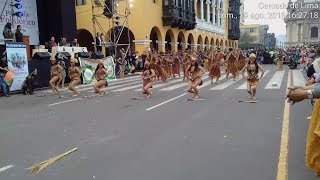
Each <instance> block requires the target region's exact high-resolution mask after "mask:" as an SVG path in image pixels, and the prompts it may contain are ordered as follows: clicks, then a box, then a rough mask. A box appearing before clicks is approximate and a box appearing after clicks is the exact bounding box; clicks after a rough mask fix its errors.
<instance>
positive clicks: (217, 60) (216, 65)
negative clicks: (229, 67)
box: [209, 49, 224, 84]
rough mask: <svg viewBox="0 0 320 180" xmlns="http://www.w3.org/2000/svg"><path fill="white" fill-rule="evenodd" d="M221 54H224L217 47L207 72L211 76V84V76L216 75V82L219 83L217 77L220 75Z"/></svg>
mask: <svg viewBox="0 0 320 180" xmlns="http://www.w3.org/2000/svg"><path fill="white" fill-rule="evenodd" d="M223 56H224V54H223V53H222V52H221V51H220V49H218V50H217V53H216V54H215V56H214V59H213V61H212V66H211V69H210V74H209V76H210V77H211V83H212V84H213V78H215V77H216V83H219V78H220V77H221V71H220V64H221V59H222V58H223Z"/></svg>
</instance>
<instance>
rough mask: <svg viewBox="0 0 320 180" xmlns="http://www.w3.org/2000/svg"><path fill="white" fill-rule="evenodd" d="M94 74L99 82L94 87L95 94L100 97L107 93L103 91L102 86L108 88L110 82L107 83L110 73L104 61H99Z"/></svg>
mask: <svg viewBox="0 0 320 180" xmlns="http://www.w3.org/2000/svg"><path fill="white" fill-rule="evenodd" d="M94 74H95V77H96V80H97V82H96V83H95V84H94V86H93V87H94V92H95V93H96V94H99V95H104V94H105V92H104V91H101V90H100V88H101V87H102V86H106V87H107V86H108V82H107V77H108V71H107V70H106V68H105V67H104V65H103V61H102V60H100V61H99V64H98V66H97V68H96V71H95V73H94Z"/></svg>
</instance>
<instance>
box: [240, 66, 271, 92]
mask: <svg viewBox="0 0 320 180" xmlns="http://www.w3.org/2000/svg"><path fill="white" fill-rule="evenodd" d="M269 72H270V71H269V70H267V71H265V73H264V75H263V77H262V79H263V78H265V77H266V75H267V74H268V73H269ZM260 76H261V72H259V77H260ZM237 89H247V81H246V82H245V83H243V84H242V85H241V86H239V87H238V88H237Z"/></svg>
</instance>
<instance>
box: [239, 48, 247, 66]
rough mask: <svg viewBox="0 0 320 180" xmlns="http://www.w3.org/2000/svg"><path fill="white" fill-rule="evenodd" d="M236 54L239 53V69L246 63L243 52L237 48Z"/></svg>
mask: <svg viewBox="0 0 320 180" xmlns="http://www.w3.org/2000/svg"><path fill="white" fill-rule="evenodd" d="M237 51H238V54H239V58H238V71H241V70H242V69H243V68H244V66H245V65H246V56H245V55H244V52H243V51H241V50H240V49H239V50H237Z"/></svg>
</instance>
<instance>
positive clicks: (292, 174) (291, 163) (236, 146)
mask: <svg viewBox="0 0 320 180" xmlns="http://www.w3.org/2000/svg"><path fill="white" fill-rule="evenodd" d="M263 68H264V69H265V70H267V74H266V75H265V77H264V78H263V79H262V81H261V83H260V85H259V89H258V94H257V98H258V100H259V103H256V104H249V103H239V102H238V101H239V100H246V99H247V98H248V95H247V93H246V90H245V88H246V85H245V81H244V80H238V81H233V80H230V81H227V82H226V81H225V79H222V80H221V83H220V84H219V85H217V84H210V80H209V78H207V79H206V80H204V84H203V85H202V86H201V87H200V88H201V89H200V96H201V98H204V99H206V100H205V101H194V102H191V101H186V98H188V97H189V96H190V95H189V94H186V91H185V88H186V84H185V83H182V80H181V79H173V80H170V81H169V82H168V83H167V84H162V83H157V84H156V85H154V88H153V90H152V91H153V97H152V99H149V100H143V101H135V100H131V97H134V96H140V89H141V88H142V86H141V80H140V77H128V78H127V79H125V80H116V81H113V82H110V83H109V84H110V86H109V87H108V88H107V89H108V91H109V93H108V94H107V95H106V96H105V97H92V98H82V97H78V98H75V97H70V96H71V95H69V92H68V91H63V93H64V98H58V97H56V96H55V97H54V96H51V95H50V91H41V92H36V94H35V95H33V96H23V95H14V96H12V97H10V98H1V99H0V168H2V167H7V168H5V169H2V170H1V169H0V179H1V180H22V179H23V180H58V179H60V180H71V179H77V180H92V179H97V180H98V179H99V180H232V179H237V180H272V179H276V177H277V172H278V161H279V150H280V146H281V134H282V125H283V124H282V120H283V116H284V104H285V98H284V97H285V89H286V86H287V81H288V76H291V75H292V83H293V84H294V85H299V84H300V85H302V84H304V83H305V80H304V79H303V76H302V73H301V71H299V70H293V72H292V73H289V69H285V71H282V72H277V71H276V70H275V69H276V66H274V65H265V66H263ZM224 77H225V76H223V78H224ZM79 90H80V91H81V93H82V95H89V96H90V95H92V94H93V92H91V91H92V88H91V87H90V86H81V87H79ZM42 95H46V96H42ZM311 108H312V107H311V105H310V102H309V101H308V102H303V103H300V104H297V105H295V106H292V107H290V109H291V111H290V121H289V122H290V124H289V127H290V131H289V148H287V152H288V173H289V176H288V177H289V180H302V179H305V180H309V179H315V177H314V175H313V173H312V172H310V171H309V170H308V169H307V168H306V167H305V165H304V162H305V161H304V156H305V143H306V134H307V130H308V125H309V122H308V120H307V118H306V117H307V116H309V115H310V113H311V110H312V109H311ZM75 147H78V148H79V149H78V151H76V152H74V153H72V154H70V155H69V156H67V157H65V158H63V159H61V160H59V161H57V162H56V163H54V164H53V165H51V166H49V167H48V168H47V169H45V170H43V171H41V172H40V173H39V174H36V175H34V174H29V173H27V170H26V168H28V167H30V166H32V165H34V164H36V163H38V162H41V161H44V160H47V159H49V158H51V157H55V156H57V155H59V154H62V153H64V152H66V151H68V150H70V149H73V148H75ZM10 165H11V166H10Z"/></svg>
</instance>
